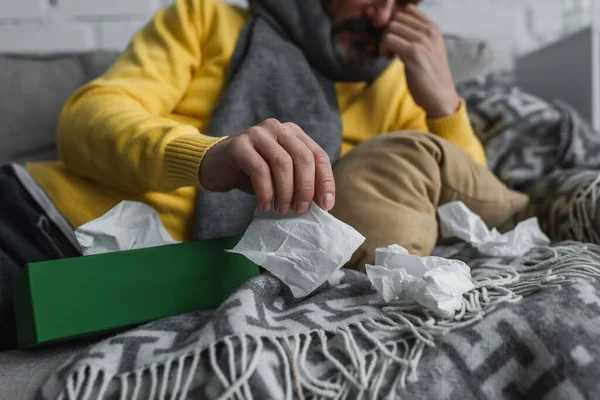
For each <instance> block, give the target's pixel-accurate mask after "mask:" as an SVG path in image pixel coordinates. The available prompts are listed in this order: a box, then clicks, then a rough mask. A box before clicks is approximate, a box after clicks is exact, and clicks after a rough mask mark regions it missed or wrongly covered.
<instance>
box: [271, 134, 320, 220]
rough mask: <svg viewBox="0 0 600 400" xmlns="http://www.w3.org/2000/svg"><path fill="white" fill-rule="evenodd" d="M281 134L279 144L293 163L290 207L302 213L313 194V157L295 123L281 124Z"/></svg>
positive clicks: (309, 203) (308, 205) (311, 199)
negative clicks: (292, 193)
mask: <svg viewBox="0 0 600 400" xmlns="http://www.w3.org/2000/svg"><path fill="white" fill-rule="evenodd" d="M282 129H283V134H282V135H280V136H279V137H278V141H279V144H280V145H281V146H282V147H283V148H284V149H285V150H286V151H287V152H288V154H289V155H290V156H291V157H292V160H293V164H294V182H293V183H294V199H293V203H292V207H293V209H294V211H295V212H296V213H297V214H303V213H305V212H307V211H308V209H309V208H310V205H311V202H312V201H313V198H314V196H315V157H314V156H313V153H312V151H311V150H310V149H309V148H308V146H307V145H306V144H305V143H304V142H303V141H302V140H300V139H299V137H300V136H302V135H303V134H304V132H303V131H302V129H300V127H299V126H298V125H296V124H292V123H285V124H283V125H282Z"/></svg>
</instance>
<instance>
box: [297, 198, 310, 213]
mask: <svg viewBox="0 0 600 400" xmlns="http://www.w3.org/2000/svg"><path fill="white" fill-rule="evenodd" d="M309 208H310V203H309V202H308V201H303V202H301V203H299V204H297V205H296V214H304V213H305V212H307V211H308V209H309Z"/></svg>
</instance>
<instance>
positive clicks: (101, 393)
mask: <svg viewBox="0 0 600 400" xmlns="http://www.w3.org/2000/svg"><path fill="white" fill-rule="evenodd" d="M495 79H496V78H488V79H484V80H478V81H472V82H469V83H467V84H465V85H464V86H462V87H461V88H460V89H461V94H462V95H463V97H464V98H465V99H466V101H467V103H468V105H469V110H470V113H471V118H472V120H473V125H474V128H475V130H476V132H477V133H478V135H479V136H480V138H481V139H482V141H483V143H484V144H485V147H486V151H487V153H488V158H489V161H490V168H491V169H492V170H493V171H494V172H496V173H497V174H498V176H500V177H501V178H502V179H503V180H504V181H505V182H506V183H507V184H508V185H509V186H511V187H513V188H517V189H519V190H523V191H527V192H529V193H530V194H531V196H532V198H533V199H534V201H533V203H534V204H535V207H534V208H535V212H536V213H538V214H539V216H540V218H541V223H542V225H543V226H544V224H545V226H547V227H556V226H565V227H566V228H564V229H563V228H557V229H556V230H555V231H554V233H555V235H554V236H555V239H556V237H560V236H561V235H564V236H575V238H576V237H577V235H579V236H580V237H581V238H582V239H585V238H586V236H585V235H588V237H587V238H591V239H592V240H589V241H592V242H593V241H595V237H594V236H593V235H592V234H591V233H592V232H594V229H593V223H592V222H593V220H594V216H595V214H594V212H595V208H594V207H595V201H594V199H595V197H594V196H595V193H596V190H595V185H596V184H597V181H598V179H597V178H598V173H597V170H598V167H599V166H600V160H599V159H598V158H599V157H600V151H598V150H600V145H599V141H598V140H597V138H595V137H594V135H597V134H596V133H595V132H593V131H592V130H591V128H589V125H587V124H586V123H584V122H583V121H582V120H581V119H580V118H579V117H578V116H577V114H576V113H575V112H574V111H573V110H572V109H570V108H568V106H566V105H561V104H549V103H545V102H543V101H541V100H540V99H537V98H535V97H533V96H530V95H527V94H525V93H522V92H520V91H518V90H517V89H515V88H513V87H511V86H510V85H508V84H505V83H499V82H498V81H496V80H495ZM574 171H576V172H574ZM573 177H577V178H573ZM573 179H575V180H576V182H575V183H573V182H572V180H573ZM556 188H560V190H558V191H556V192H555V191H550V190H554V189H556ZM536 196H537V197H536ZM536 198H537V199H542V200H539V201H537V200H535V199H536ZM544 198H545V199H546V200H543V199H544ZM573 221H575V223H576V224H575V225H576V226H573V224H572V222H573ZM577 224H579V225H577ZM582 232H583V233H582ZM571 238H573V237H571ZM436 252H437V253H438V255H441V254H443V255H445V256H447V257H452V258H456V259H460V260H462V261H464V262H466V263H467V264H468V265H469V266H470V267H471V268H472V274H473V280H474V282H475V289H474V290H472V291H470V292H469V293H467V294H465V295H464V297H463V299H462V307H461V309H460V310H459V311H458V312H457V314H456V315H455V316H454V318H452V319H439V318H438V317H436V316H434V315H431V314H430V313H428V312H427V310H425V309H423V308H422V307H420V306H418V305H417V304H415V303H411V302H407V301H404V300H402V299H398V300H395V301H394V302H392V303H390V304H384V303H382V301H381V300H380V298H379V297H378V296H377V294H376V293H375V292H374V291H373V289H372V287H371V285H370V283H369V281H368V280H367V278H366V276H365V275H364V274H361V273H358V272H353V271H339V272H337V273H336V274H335V275H334V276H333V277H332V278H331V279H330V280H329V282H328V283H327V284H325V285H324V286H323V287H321V288H320V289H319V290H318V291H317V292H316V293H315V294H314V295H313V296H311V297H309V298H306V299H302V300H296V299H294V298H293V296H292V295H291V293H290V291H289V289H288V288H287V287H285V286H283V285H282V283H281V282H279V281H278V280H277V279H275V278H274V277H273V276H271V275H269V274H264V275H261V276H260V277H258V278H255V279H254V280H252V281H250V282H248V283H247V284H246V285H245V286H243V287H242V288H240V290H238V291H237V292H236V293H235V294H233V295H232V296H231V297H230V298H229V299H228V300H227V301H226V302H225V303H224V304H223V305H222V306H221V307H220V308H219V309H218V310H215V311H202V312H197V313H192V314H188V315H183V316H178V317H174V318H169V319H165V320H161V321H156V322H153V323H150V324H147V325H145V326H143V327H140V328H136V329H133V330H131V331H128V332H125V333H123V334H120V335H117V336H115V337H112V338H109V339H106V340H104V341H102V342H100V343H98V344H95V345H93V346H91V347H90V348H89V349H88V350H87V351H85V352H82V353H80V354H78V355H76V356H75V357H73V358H72V359H71V360H69V361H68V362H67V363H66V364H65V365H64V366H63V367H62V368H60V369H59V370H57V371H56V372H55V373H53V374H52V375H51V376H50V377H49V378H48V380H47V382H45V384H44V385H43V386H42V387H41V388H40V390H39V396H38V397H39V398H40V399H54V398H57V397H58V398H61V399H91V398H107V399H111V398H132V399H135V398H138V399H142V398H143V399H146V398H159V399H163V398H181V399H186V398H192V399H196V398H207V399H213V398H218V399H229V398H232V399H234V398H235V399H251V398H261V397H262V398H266V399H291V398H298V399H308V398H340V399H343V398H348V399H355V398H373V399H375V398H414V397H417V398H435V399H455V398H465V399H470V398H477V399H480V398H490V399H492V398H494V399H495V398H507V399H520V398H530V397H535V398H569V399H571V398H573V399H577V398H592V397H594V396H596V395H597V392H598V390H599V389H600V381H599V380H598V379H597V376H598V375H599V371H598V368H597V367H596V364H597V363H596V362H595V360H597V359H598V357H600V344H599V343H598V341H597V340H596V338H597V335H598V333H599V332H600V317H599V315H600V314H599V313H598V311H599V310H600V308H599V307H600V279H599V278H600V247H599V246H597V245H595V244H584V243H581V242H561V243H556V244H555V245H553V246H552V247H548V248H539V249H534V250H533V251H532V252H530V253H529V254H527V255H526V256H525V257H523V258H518V259H502V258H486V257H482V256H481V255H480V254H478V253H477V252H476V250H474V249H473V248H471V247H469V246H466V245H453V246H449V247H446V248H442V247H440V248H438V249H436Z"/></svg>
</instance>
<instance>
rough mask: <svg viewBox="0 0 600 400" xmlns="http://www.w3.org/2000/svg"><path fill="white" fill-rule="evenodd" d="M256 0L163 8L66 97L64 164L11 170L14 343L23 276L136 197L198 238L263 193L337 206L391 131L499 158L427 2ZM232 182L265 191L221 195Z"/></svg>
mask: <svg viewBox="0 0 600 400" xmlns="http://www.w3.org/2000/svg"><path fill="white" fill-rule="evenodd" d="M253 6H254V11H252V12H250V13H249V12H247V11H244V10H241V9H239V8H236V7H233V6H231V5H228V4H225V3H223V2H221V0H177V1H176V2H175V3H174V4H173V5H172V6H169V7H167V8H166V9H164V10H162V11H160V12H159V13H158V14H157V15H156V17H155V18H154V19H153V20H152V21H151V22H150V23H149V24H148V25H147V26H146V27H144V28H143V29H142V30H141V31H140V32H139V33H138V34H137V35H136V36H135V37H134V39H133V40H132V42H131V44H130V46H129V48H128V49H127V50H126V51H125V53H124V54H123V55H122V56H121V58H120V59H119V60H118V61H117V62H116V64H115V65H114V66H113V67H112V68H111V69H110V70H109V71H107V72H106V73H105V74H104V75H103V76H102V77H100V78H99V79H97V80H95V81H93V82H91V83H89V84H87V85H86V86H84V87H83V88H81V89H80V90H78V91H77V92H76V93H75V94H74V95H73V96H72V98H71V99H70V100H69V101H68V103H67V104H66V105H65V107H64V110H63V112H62V114H61V117H60V122H59V128H58V146H59V151H60V155H61V161H59V162H47V163H32V164H29V165H27V171H24V170H23V169H16V170H14V171H13V170H12V169H10V168H8V167H4V168H3V169H2V173H1V174H0V204H2V205H1V206H0V207H1V208H2V213H1V214H2V216H1V217H0V218H1V219H0V273H1V274H2V276H0V293H1V295H0V305H1V307H2V308H1V309H0V318H2V319H3V320H2V321H1V323H0V325H1V326H4V328H3V329H0V334H2V335H3V336H4V337H3V338H1V340H2V345H0V347H4V348H6V347H10V346H12V345H13V344H14V322H13V321H12V312H11V307H12V306H11V303H10V301H9V298H10V297H9V296H10V289H9V288H10V283H11V282H12V279H13V278H14V276H15V275H16V273H17V272H18V271H19V270H20V269H22V268H23V266H24V265H26V264H27V263H28V262H33V261H40V260H47V259H53V258H60V257H72V256H76V255H78V254H79V250H78V249H76V246H74V245H73V244H72V241H69V240H68V237H69V233H72V231H71V232H68V230H69V229H74V228H77V227H79V226H81V225H83V224H85V223H87V222H89V221H91V220H93V219H95V218H98V217H100V216H101V215H103V214H104V213H106V212H107V211H109V210H110V209H111V208H112V207H114V206H115V205H117V204H118V203H119V202H121V201H123V200H134V201H141V202H144V203H146V204H148V205H150V206H152V207H153V208H154V209H156V210H157V211H158V213H159V214H160V217H161V220H162V222H163V224H164V225H165V227H166V229H167V230H168V231H169V232H170V233H171V234H172V236H173V237H174V238H175V239H178V240H193V239H194V238H207V237H216V236H222V235H226V234H230V233H231V234H233V233H239V232H240V229H242V228H243V227H244V225H245V224H247V222H248V218H251V214H250V216H248V212H247V211H248V210H250V211H251V209H252V208H254V207H255V206H258V207H259V208H260V209H262V210H264V211H269V210H270V209H271V208H272V207H274V209H275V211H276V212H277V213H278V214H279V215H285V214H287V213H288V212H290V210H293V211H295V212H296V213H299V214H301V213H304V212H306V211H308V209H309V207H310V206H311V203H312V202H313V201H314V202H315V203H316V204H317V205H318V206H319V207H322V208H323V209H325V210H332V209H333V208H334V205H335V202H336V190H337V191H338V192H342V191H344V187H343V186H340V184H339V182H338V187H337V188H336V184H335V182H334V172H333V171H332V162H333V163H335V161H336V160H337V158H338V157H339V156H340V155H343V154H346V153H348V152H349V151H350V150H351V149H352V148H353V147H355V146H356V145H358V144H360V143H363V142H367V141H368V140H369V139H371V138H374V137H375V136H377V135H379V134H382V133H387V132H394V131H408V130H410V131H421V132H431V133H433V134H434V135H436V136H438V137H441V138H443V139H445V140H447V141H448V142H452V143H454V144H456V145H457V146H458V147H460V148H461V149H462V150H464V152H466V154H468V155H470V157H471V158H472V159H473V160H475V162H476V163H479V164H482V165H484V164H485V156H484V153H483V150H482V146H481V144H480V143H479V141H478V140H477V138H476V137H475V135H474V133H473V130H472V128H471V126H470V124H469V121H468V117H467V113H466V109H465V104H464V103H463V102H462V101H461V99H460V98H459V96H458V95H457V92H456V90H455V87H454V82H453V81H452V77H451V74H450V69H449V66H448V62H447V58H446V50H445V47H444V42H443V38H442V35H441V33H440V31H439V29H438V28H437V27H436V25H435V24H434V23H433V22H431V21H430V20H429V19H427V17H426V16H425V15H424V14H423V13H422V12H421V11H419V9H418V8H417V6H415V5H413V4H405V3H404V2H402V1H395V0H326V1H325V2H324V4H323V7H321V1H320V0H310V1H308V0H295V1H292V0H260V1H258V0H257V1H255V2H254V4H253ZM382 55H383V56H385V57H382ZM399 60H402V62H400V61H399ZM428 140H429V139H428ZM404 147H406V146H404ZM390 151H391V150H390ZM466 154H465V155H464V157H465V158H468V156H467V155H466ZM457 157H458V156H457ZM461 157H462V156H461ZM468 162H470V163H473V161H472V160H469V161H468ZM31 177H33V179H31ZM37 185H39V187H41V188H42V189H43V193H42V194H40V192H39V190H37V188H38V186H37ZM198 187H200V188H202V189H203V190H201V191H200V192H197V188H198ZM231 189H242V190H243V191H245V192H249V193H253V194H254V198H252V200H251V201H250V203H249V202H248V197H247V196H248V195H245V194H241V192H237V194H234V193H233V192H231V193H229V194H227V195H225V194H216V193H211V192H219V193H225V192H228V191H230V190H231ZM34 192H35V193H37V196H33V195H32V193H34ZM46 195H47V198H49V199H50V200H51V203H50V202H48V201H43V200H44V199H47V198H46V197H45V196H46ZM213 195H214V196H213ZM230 195H231V196H233V197H227V196H230ZM223 196H225V197H223ZM245 196H246V197H245ZM33 198H36V199H37V201H34V200H33ZM40 198H41V199H42V200H40ZM242 203H243V204H244V206H242ZM54 207H55V208H54ZM242 208H243V209H244V210H246V211H244V213H243V214H240V211H239V210H241V209H242ZM56 210H58V211H59V213H58V212H56ZM63 216H64V219H66V221H67V223H65V222H64V219H63V218H62V217H63ZM217 225H218V226H219V227H217V228H215V226H217ZM65 226H67V228H65ZM65 230H66V231H65ZM71 236H72V235H71ZM434 240H435V239H434ZM6 321H8V322H6Z"/></svg>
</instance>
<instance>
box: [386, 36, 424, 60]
mask: <svg viewBox="0 0 600 400" xmlns="http://www.w3.org/2000/svg"><path fill="white" fill-rule="evenodd" d="M382 47H383V48H384V49H385V50H386V51H390V52H392V53H394V54H396V55H397V56H398V57H400V58H401V59H402V61H403V62H404V63H405V64H407V65H411V64H414V63H415V62H416V61H417V60H418V57H419V54H418V53H419V49H418V47H417V46H416V45H415V44H413V43H412V42H410V41H408V40H406V39H404V38H402V37H401V36H398V35H386V36H385V37H384V38H383V41H382Z"/></svg>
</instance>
